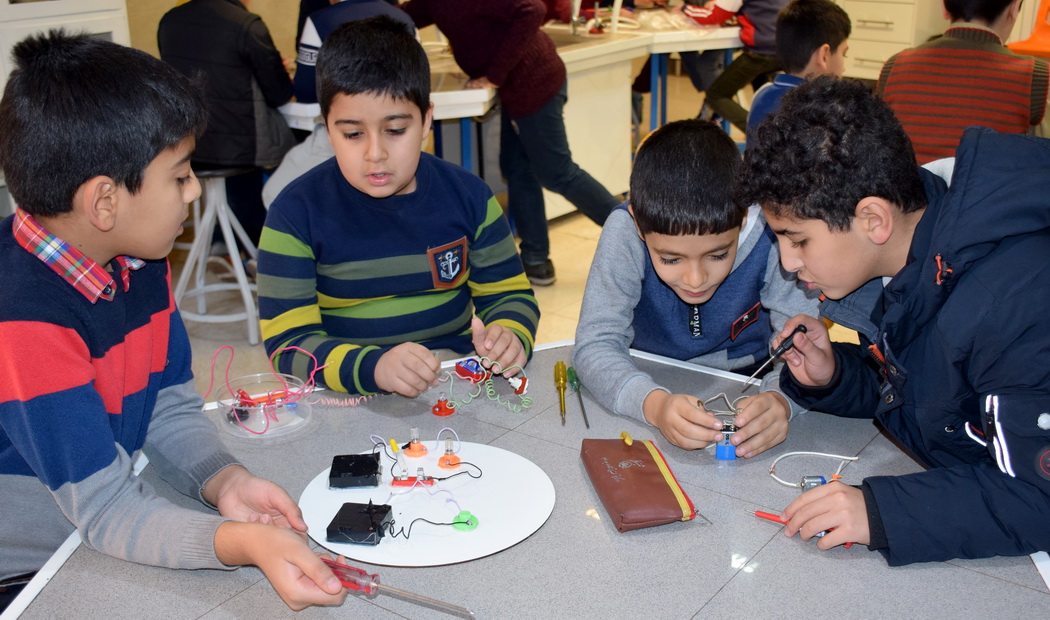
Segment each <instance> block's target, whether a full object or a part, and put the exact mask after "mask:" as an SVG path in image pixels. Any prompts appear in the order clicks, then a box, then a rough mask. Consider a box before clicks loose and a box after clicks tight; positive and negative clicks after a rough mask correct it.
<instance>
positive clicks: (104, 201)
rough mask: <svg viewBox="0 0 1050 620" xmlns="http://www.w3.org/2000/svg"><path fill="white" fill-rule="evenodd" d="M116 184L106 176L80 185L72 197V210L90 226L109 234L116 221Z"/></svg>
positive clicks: (91, 179) (93, 178) (94, 178)
mask: <svg viewBox="0 0 1050 620" xmlns="http://www.w3.org/2000/svg"><path fill="white" fill-rule="evenodd" d="M117 199H118V196H117V183H116V182H115V181H114V180H113V179H112V178H110V177H108V176H104V175H103V176H97V177H92V178H90V179H88V180H87V181H84V182H83V183H81V184H80V187H79V188H77V192H76V194H75V195H74V196H73V210H74V211H76V212H78V213H80V214H81V215H83V216H84V219H86V220H87V221H88V222H90V223H91V225H92V226H94V227H95V228H97V229H98V230H100V231H102V232H109V231H110V230H112V229H113V226H115V225H116V221H117Z"/></svg>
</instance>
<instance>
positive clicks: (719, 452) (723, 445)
mask: <svg viewBox="0 0 1050 620" xmlns="http://www.w3.org/2000/svg"><path fill="white" fill-rule="evenodd" d="M729 437H732V435H728V436H727V437H726V439H725V441H721V442H719V443H718V445H717V446H715V458H716V459H718V460H720V461H732V460H735V459H736V446H734V445H733V444H731V443H729Z"/></svg>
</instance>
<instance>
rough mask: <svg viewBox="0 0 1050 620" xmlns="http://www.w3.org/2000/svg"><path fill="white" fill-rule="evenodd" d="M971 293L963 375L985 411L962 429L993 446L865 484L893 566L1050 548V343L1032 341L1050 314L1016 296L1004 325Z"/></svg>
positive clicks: (994, 307) (995, 309)
mask: <svg viewBox="0 0 1050 620" xmlns="http://www.w3.org/2000/svg"><path fill="white" fill-rule="evenodd" d="M1033 271H1035V270H1033ZM1040 271H1042V272H1044V273H1046V272H1047V270H1046V269H1040ZM1046 279H1047V278H1040V280H1041V281H1044V282H1045V281H1046ZM1033 283H1035V281H1033ZM1030 288H1031V289H1032V290H1045V285H1043V286H1038V285H1036V286H1031V287H1030ZM958 290H959V289H958V288H957V289H956V292H958ZM971 298H972V299H974V302H975V303H973V304H972V305H971V304H968V305H967V309H968V310H969V311H971V312H973V313H974V314H975V315H979V316H978V317H976V318H975V320H974V322H973V323H972V324H971V325H972V326H971V328H970V333H972V334H974V337H973V339H972V342H967V343H965V344H964V345H957V346H959V347H965V348H960V349H959V351H958V352H957V354H956V355H955V357H965V359H967V362H968V363H967V368H966V369H965V379H966V381H967V382H968V383H969V385H970V386H972V388H973V392H975V393H976V394H977V395H979V397H980V405H979V406H980V411H978V412H976V413H978V414H979V415H978V416H974V415H973V412H964V413H962V414H961V415H962V416H963V417H964V418H969V419H971V420H972V419H974V418H975V417H977V418H978V419H979V420H980V422H979V423H972V422H971V423H967V424H966V427H967V428H966V429H965V432H966V433H967V434H968V435H969V436H970V437H971V438H972V439H973V440H974V441H975V442H976V443H975V444H974V446H975V447H979V446H980V445H981V444H983V445H984V450H985V451H986V452H984V454H982V453H981V452H977V453H976V454H975V457H974V458H973V459H972V460H971V463H969V464H960V465H956V466H951V467H938V468H932V469H930V470H928V471H925V472H921V473H917V474H912V475H909V476H901V477H885V478H868V479H866V480H865V483H866V484H867V485H868V486H869V487H870V489H871V490H872V494H873V496H874V498H875V502H876V504H877V509H878V514H879V517H880V518H881V520H882V523H883V526H884V529H885V532H886V538H887V548H886V549H883V550H882V552H883V554H884V555H885V556H886V558H887V561H888V562H889V563H890V564H891V565H900V564H908V563H911V562H924V561H938V560H947V559H951V558H957V557H964V558H965V557H987V556H994V555H1011V556H1012V555H1023V554H1030V553H1033V552H1035V551H1045V550H1047V549H1050V527H1047V524H1048V523H1050V414H1047V411H1048V409H1050V371H1048V370H1047V367H1046V364H1045V361H1046V359H1047V356H1046V340H1045V338H1044V337H1041V336H1040V337H1033V334H1046V333H1047V332H1048V331H1050V315H1047V313H1046V312H1045V309H1044V308H1043V306H1042V304H1031V303H1029V304H1023V303H1021V302H1020V301H1017V302H1016V303H1013V306H1014V308H1012V310H1011V312H1010V320H1009V321H1003V320H1002V317H1003V311H1002V308H1003V306H1002V305H1000V304H999V303H995V302H992V301H990V299H981V298H975V297H971ZM990 298H995V296H994V295H993V296H990ZM995 301H996V302H998V301H1000V300H999V299H997V298H996V299H995ZM971 306H972V309H971ZM945 329H946V330H947V329H951V330H952V331H953V332H954V331H956V330H957V329H958V325H952V326H951V327H950V328H945ZM943 341H945V342H949V343H951V342H955V343H958V338H956V339H955V340H954V341H953V340H952V339H949V338H944V339H943ZM963 354H965V355H963ZM928 380H933V379H928ZM958 432H963V429H959V431H958ZM981 456H986V458H983V459H982V458H980V457H981Z"/></svg>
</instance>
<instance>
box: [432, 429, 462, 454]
mask: <svg viewBox="0 0 1050 620" xmlns="http://www.w3.org/2000/svg"><path fill="white" fill-rule="evenodd" d="M445 431H449V432H450V433H452V435H453V436H454V437H455V438H456V443H458V444H459V446H458V447H456V449H455V450H453V451H452V454H455V453H457V452H459V451H460V450H461V449H463V442H462V441H460V439H459V433H457V432H456V429H454V428H452V427H451V426H446V427H445V428H443V429H441V430H440V431H438V434H437V437H436V438H435V439H434V449H435V450H440V449H441V433H444V432H445Z"/></svg>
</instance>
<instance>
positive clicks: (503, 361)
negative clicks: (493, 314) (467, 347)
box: [470, 317, 526, 377]
mask: <svg viewBox="0 0 1050 620" xmlns="http://www.w3.org/2000/svg"><path fill="white" fill-rule="evenodd" d="M470 331H471V332H472V335H471V339H472V340H473V342H474V350H475V351H477V353H478V355H480V356H482V357H485V358H488V359H483V360H481V365H482V366H484V367H485V368H493V367H495V370H494V372H496V373H497V374H501V375H503V376H504V377H513V376H514V375H516V374H518V371H519V370H520V369H521V367H522V366H524V365H525V360H526V357H525V347H524V346H522V344H521V340H520V339H519V338H518V336H517V334H515V333H514V332H513V331H511V330H510V329H508V328H506V327H504V326H503V325H500V324H499V323H493V324H492V325H489V326H488V327H486V326H485V324H484V323H482V322H481V319H479V318H478V317H474V318H473V319H472V320H471V322H470ZM514 366H517V368H514Z"/></svg>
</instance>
